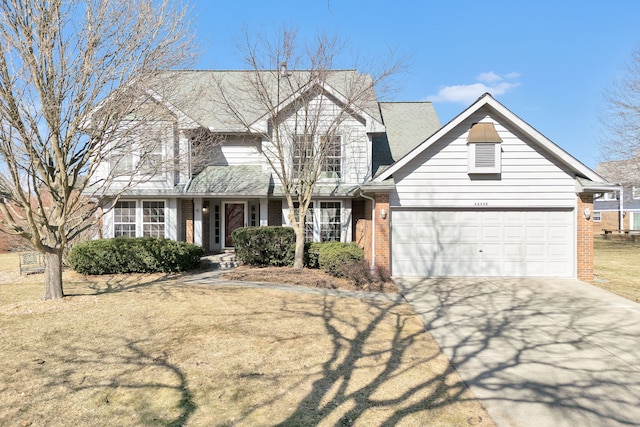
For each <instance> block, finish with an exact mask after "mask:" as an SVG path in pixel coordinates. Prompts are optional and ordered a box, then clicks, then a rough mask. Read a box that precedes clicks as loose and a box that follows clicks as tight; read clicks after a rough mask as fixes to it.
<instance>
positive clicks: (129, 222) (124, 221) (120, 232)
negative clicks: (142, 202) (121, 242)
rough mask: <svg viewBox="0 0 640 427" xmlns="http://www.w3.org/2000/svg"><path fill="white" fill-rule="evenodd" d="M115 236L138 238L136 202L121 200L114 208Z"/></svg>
mask: <svg viewBox="0 0 640 427" xmlns="http://www.w3.org/2000/svg"><path fill="white" fill-rule="evenodd" d="M113 236H114V237H136V202H135V201H132V200H121V201H119V202H118V203H116V205H115V206H114V208H113Z"/></svg>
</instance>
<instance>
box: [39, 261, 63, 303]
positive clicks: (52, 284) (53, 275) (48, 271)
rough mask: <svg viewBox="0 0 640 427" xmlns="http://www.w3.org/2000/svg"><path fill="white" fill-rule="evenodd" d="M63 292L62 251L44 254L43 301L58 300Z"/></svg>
mask: <svg viewBox="0 0 640 427" xmlns="http://www.w3.org/2000/svg"><path fill="white" fill-rule="evenodd" d="M63 296H64V292H63V291H62V251H58V252H47V253H45V254H44V296H43V297H42V299H43V300H50V299H58V298H62V297H63Z"/></svg>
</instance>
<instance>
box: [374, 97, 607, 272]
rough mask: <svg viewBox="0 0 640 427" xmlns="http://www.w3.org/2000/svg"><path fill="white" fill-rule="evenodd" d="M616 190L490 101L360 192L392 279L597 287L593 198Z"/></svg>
mask: <svg viewBox="0 0 640 427" xmlns="http://www.w3.org/2000/svg"><path fill="white" fill-rule="evenodd" d="M613 187H615V186H612V185H611V184H609V183H607V182H606V180H604V179H603V178H602V177H601V176H599V175H598V174H596V173H595V172H594V171H592V170H591V169H589V168H588V167H587V166H585V165H583V164H582V163H580V162H579V161H578V160H576V159H575V158H573V157H572V156H570V155H569V154H568V153H566V152H565V151H563V150H562V149H560V148H559V147H558V146H557V145H555V144H553V143H552V142H551V141H550V140H548V139H547V138H546V137H544V136H543V135H542V134H541V133H539V132H538V131H536V130H535V129H534V128H533V127H531V126H530V125H529V124H527V123H526V122H524V121H523V120H522V119H520V118H519V117H518V116H516V115H515V114H513V113H512V112H511V111H509V110H508V109H507V108H506V107H504V106H503V105H502V104H500V103H499V102H498V101H496V100H495V99H494V98H493V97H491V95H489V94H485V95H483V96H482V97H480V98H479V99H478V100H477V101H476V102H475V103H474V104H473V105H471V106H470V107H469V108H467V109H466V110H465V111H463V112H462V113H461V114H459V115H458V116H457V117H455V118H454V119H453V120H451V121H450V122H449V123H447V124H446V125H444V126H443V127H442V128H440V129H439V130H438V131H436V132H435V133H434V134H433V135H431V136H430V137H428V138H427V139H426V140H425V141H424V142H422V143H421V144H419V145H418V146H417V147H415V148H414V149H413V150H411V151H410V152H409V153H408V154H407V155H405V156H404V157H403V158H401V159H399V160H398V161H396V162H395V163H394V164H393V165H391V166H390V167H389V168H387V169H385V170H384V171H382V172H380V173H378V174H377V175H376V176H375V177H374V178H373V179H372V180H371V181H370V182H368V183H367V184H365V185H364V186H363V187H362V188H363V191H364V192H365V194H370V195H373V196H374V197H375V200H376V211H377V214H376V216H375V221H376V226H375V229H376V233H375V239H376V254H375V258H376V262H377V263H383V264H385V263H386V264H387V265H388V266H389V267H390V269H391V272H392V274H393V275H394V276H518V277H531V276H542V277H577V278H579V279H581V280H592V279H593V236H592V225H591V214H592V212H593V195H594V194H596V193H600V192H603V191H607V190H609V191H610V190H611V189H612V188H613Z"/></svg>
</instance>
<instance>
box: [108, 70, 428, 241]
mask: <svg viewBox="0 0 640 427" xmlns="http://www.w3.org/2000/svg"><path fill="white" fill-rule="evenodd" d="M290 73H291V72H290ZM292 73H296V72H295V71H293V72H292ZM250 76H251V72H250V71H183V72H176V73H174V75H173V80H174V81H173V84H175V85H177V87H178V89H179V90H178V91H177V94H176V93H174V95H173V96H181V97H184V98H192V102H181V103H180V108H179V109H178V108H176V107H175V105H176V104H177V103H176V102H172V100H171V99H163V98H162V97H161V96H159V95H157V94H155V93H153V92H150V93H151V94H152V98H153V101H155V102H157V104H158V105H159V107H156V109H157V110H160V111H163V109H164V113H165V114H163V115H162V116H161V117H158V120H156V121H152V122H147V123H145V124H144V125H142V126H140V129H136V131H135V132H133V133H132V135H129V136H128V138H129V139H130V143H125V144H123V147H122V149H117V150H114V153H112V156H111V158H112V159H113V160H112V161H111V162H110V163H109V164H105V165H104V167H103V168H102V170H101V174H99V176H98V178H100V177H101V175H103V174H114V173H115V174H117V175H119V176H121V179H117V178H116V179H115V180H114V182H113V184H112V188H113V189H114V192H117V191H119V190H120V189H121V187H119V182H121V183H122V184H121V185H129V181H130V179H129V178H130V177H129V174H130V173H131V172H132V171H134V170H136V173H137V174H141V175H145V174H146V175H149V176H148V178H146V179H144V180H142V181H140V182H137V183H136V185H135V186H134V187H132V188H130V189H128V190H126V191H125V192H124V194H122V196H121V197H120V198H119V199H118V200H117V202H115V205H113V201H111V200H109V198H106V199H105V201H104V202H105V203H104V206H105V208H106V214H105V216H104V220H103V235H104V236H106V237H117V236H156V237H167V238H170V239H177V240H182V241H189V242H193V243H195V244H198V245H202V246H203V247H204V248H205V249H206V250H207V251H212V252H215V251H221V250H223V249H227V248H231V247H233V242H232V241H231V233H232V232H233V230H235V229H236V228H238V227H245V226H266V225H287V224H288V221H289V212H288V211H289V207H288V205H287V203H286V201H285V198H284V192H283V188H282V185H280V182H278V178H277V174H276V173H275V172H274V170H273V167H272V166H273V164H276V165H277V164H278V162H277V161H272V162H271V163H270V162H268V161H267V159H266V157H267V156H275V155H277V154H276V153H275V152H276V150H275V149H273V135H272V134H273V132H274V130H273V128H272V126H273V125H274V123H270V120H269V119H271V118H273V117H275V116H274V115H270V114H269V113H270V112H269V111H265V109H264V108H261V105H259V104H260V103H259V102H256V100H255V98H254V97H253V96H251V94H248V93H247V92H246V91H242V90H239V89H238V88H239V87H240V86H241V85H242V84H243V82H244V79H246V78H247V77H250ZM365 77H366V76H365ZM264 78H265V79H266V80H265V81H266V83H265V86H269V85H270V87H267V88H268V89H270V90H273V91H274V92H275V91H278V92H279V94H278V96H279V98H280V100H281V101H280V102H278V104H279V105H278V106H277V108H279V109H280V110H282V115H281V117H282V121H281V122H279V123H278V124H277V125H278V126H281V127H283V128H285V127H287V128H291V127H292V126H294V125H293V124H292V122H293V121H294V120H297V119H298V117H299V116H296V115H294V114H291V113H290V112H289V111H288V110H287V108H288V105H287V103H289V105H291V106H296V107H297V108H300V107H299V105H300V104H299V102H298V99H294V98H295V97H303V96H305V93H304V91H303V90H302V91H299V92H300V93H297V92H298V91H296V90H295V89H292V85H291V84H290V82H288V81H283V80H284V79H287V80H288V79H290V78H292V77H291V76H290V75H287V76H285V77H282V76H280V75H279V74H277V73H265V76H264ZM356 78H362V75H359V74H358V73H357V72H355V71H352V70H346V71H335V72H332V74H331V75H330V76H329V77H327V78H326V79H325V80H324V81H323V82H322V83H319V84H321V85H322V86H323V88H322V90H321V91H316V92H314V96H318V97H320V96H321V97H324V103H325V106H324V109H325V110H326V114H327V115H330V114H336V113H335V112H336V111H343V110H344V105H343V104H341V102H344V103H351V104H348V105H350V107H349V108H352V104H353V105H355V103H354V102H353V101H352V100H342V99H341V96H342V91H343V89H344V87H345V86H346V85H348V84H349V82H350V81H353V80H354V79H356ZM268 79H271V80H268ZM221 85H226V86H225V87H231V88H233V89H232V91H233V96H234V97H235V99H234V103H233V105H227V104H225V101H224V100H222V99H221V97H219V96H216V94H215V93H212V92H214V91H216V90H220V89H219V88H220V86H221ZM278 86H279V87H278ZM296 89H297V88H296ZM347 90H348V89H347ZM361 98H362V99H363V102H362V103H361V104H362V105H361V106H360V105H359V107H361V108H358V110H357V111H356V108H354V107H353V110H354V111H350V112H349V113H348V114H346V115H344V113H342V114H343V115H344V117H343V118H341V119H340V121H339V123H338V124H337V127H338V130H337V131H334V133H333V136H332V141H331V144H332V149H331V150H329V153H327V155H326V160H325V161H324V162H323V165H322V167H323V170H322V171H321V174H320V179H319V180H318V182H317V184H316V186H315V192H314V195H313V201H312V204H311V205H310V208H311V209H310V211H309V214H308V215H307V221H308V224H307V239H308V240H309V241H343V242H345V241H352V240H354V239H356V231H355V230H356V225H357V223H358V221H359V220H363V218H364V217H365V216H366V214H365V206H364V205H365V204H366V203H367V202H368V199H366V198H365V197H364V196H363V195H362V194H361V192H360V186H361V185H362V184H364V183H365V182H367V181H368V180H370V179H371V177H372V174H373V172H374V169H373V168H374V167H375V168H379V167H381V166H383V165H389V164H391V163H392V162H393V160H394V156H395V158H399V157H400V156H401V155H403V154H404V153H405V152H406V151H407V150H408V149H410V148H412V146H414V145H416V144H417V143H419V142H420V141H421V140H423V139H424V138H426V137H427V136H429V135H430V134H431V133H433V132H434V131H435V130H436V129H438V128H439V126H440V123H439V121H438V118H437V116H436V114H435V111H434V110H433V107H432V105H431V103H428V102H418V103H378V102H377V101H376V100H375V98H370V99H365V98H364V97H363V96H361ZM371 99H372V100H373V102H371ZM330 104H338V105H337V106H336V107H335V108H330V107H328V106H327V105H330ZM232 107H233V108H234V109H235V110H234V111H233V114H232V113H231V112H230V110H231V108H232ZM383 114H385V116H387V117H383ZM385 119H387V120H388V121H394V120H395V121H397V122H399V125H398V126H396V127H395V128H396V129H397V130H396V132H398V134H399V135H398V138H396V139H397V140H399V141H402V143H401V144H398V145H397V147H396V146H390V144H389V140H388V137H387V132H386V129H387V128H386V127H385ZM391 128H393V125H392V126H391ZM391 128H390V129H391ZM203 133H204V134H205V135H206V138H204V139H203V138H199V137H201V136H202V135H203ZM402 133H404V135H403V134H402ZM150 134H153V135H154V136H153V138H155V139H156V140H157V141H158V144H156V145H155V146H154V147H152V148H149V151H151V152H150V153H149V152H147V153H146V155H145V156H144V157H145V164H143V165H138V167H137V169H136V168H135V167H134V166H136V159H137V157H138V158H140V157H141V156H137V155H136V149H135V147H136V145H138V144H137V142H136V135H140V138H142V137H143V135H144V136H147V137H148V135H150ZM194 135H195V136H194ZM291 135H292V134H291V133H285V132H282V136H281V137H282V138H287V137H290V136H291ZM201 139H202V140H201ZM196 145H197V146H196ZM127 148H132V149H129V150H127ZM154 150H155V152H154ZM291 156H292V157H291V161H292V163H293V164H292V165H291V167H292V168H295V167H296V166H297V165H296V161H297V158H296V153H291ZM154 159H155V160H154ZM163 159H164V161H163ZM272 160H273V159H272ZM174 166H176V167H174ZM368 216H370V214H369V215H368ZM362 226H363V224H362V223H361V227H362ZM360 240H362V238H360Z"/></svg>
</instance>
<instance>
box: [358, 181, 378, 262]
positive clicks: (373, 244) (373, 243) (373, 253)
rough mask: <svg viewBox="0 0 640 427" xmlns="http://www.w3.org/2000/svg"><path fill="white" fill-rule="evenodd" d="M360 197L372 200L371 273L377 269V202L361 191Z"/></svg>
mask: <svg viewBox="0 0 640 427" xmlns="http://www.w3.org/2000/svg"><path fill="white" fill-rule="evenodd" d="M360 196H361V197H363V198H365V199H367V200H371V271H374V270H375V268H376V200H375V199H374V198H373V197H370V196H367V195H365V194H364V193H363V192H362V189H361V190H360Z"/></svg>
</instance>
